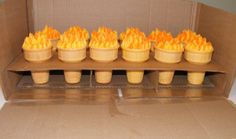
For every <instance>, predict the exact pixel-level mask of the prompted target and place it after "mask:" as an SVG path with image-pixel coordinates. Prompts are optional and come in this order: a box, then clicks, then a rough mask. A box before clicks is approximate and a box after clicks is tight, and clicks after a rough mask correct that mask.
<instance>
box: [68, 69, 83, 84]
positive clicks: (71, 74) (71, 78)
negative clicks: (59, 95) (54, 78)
mask: <svg viewBox="0 0 236 139" xmlns="http://www.w3.org/2000/svg"><path fill="white" fill-rule="evenodd" d="M64 76H65V81H66V82H67V83H69V84H76V83H79V82H80V79H81V71H71V70H66V71H64Z"/></svg>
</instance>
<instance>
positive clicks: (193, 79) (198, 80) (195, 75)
mask: <svg viewBox="0 0 236 139" xmlns="http://www.w3.org/2000/svg"><path fill="white" fill-rule="evenodd" d="M204 77H205V72H193V71H189V72H188V82H189V83H190V84H194V85H200V84H202V83H203V81H204Z"/></svg>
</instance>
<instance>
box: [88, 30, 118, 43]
mask: <svg viewBox="0 0 236 139" xmlns="http://www.w3.org/2000/svg"><path fill="white" fill-rule="evenodd" d="M89 47H93V48H118V47H119V44H118V37H117V32H116V31H113V30H112V29H110V28H107V27H99V28H98V30H97V31H93V32H92V34H91V40H90V43H89Z"/></svg>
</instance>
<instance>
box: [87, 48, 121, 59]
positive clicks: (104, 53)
mask: <svg viewBox="0 0 236 139" xmlns="http://www.w3.org/2000/svg"><path fill="white" fill-rule="evenodd" d="M117 57H118V47H117V48H93V47H92V48H90V58H92V59H93V60H94V61H97V62H111V61H114V60H116V59H117Z"/></svg>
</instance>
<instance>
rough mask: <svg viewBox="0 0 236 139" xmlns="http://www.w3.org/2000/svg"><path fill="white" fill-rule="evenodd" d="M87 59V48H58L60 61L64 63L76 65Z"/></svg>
mask: <svg viewBox="0 0 236 139" xmlns="http://www.w3.org/2000/svg"><path fill="white" fill-rule="evenodd" d="M85 58H86V47H82V48H76V49H61V48H58V59H60V60H61V61H63V62H68V63H74V62H80V61H82V60H84V59H85Z"/></svg>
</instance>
